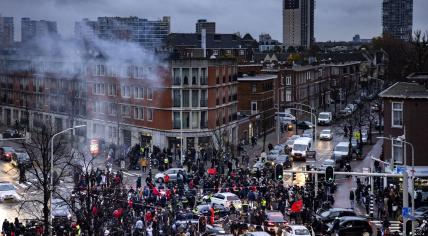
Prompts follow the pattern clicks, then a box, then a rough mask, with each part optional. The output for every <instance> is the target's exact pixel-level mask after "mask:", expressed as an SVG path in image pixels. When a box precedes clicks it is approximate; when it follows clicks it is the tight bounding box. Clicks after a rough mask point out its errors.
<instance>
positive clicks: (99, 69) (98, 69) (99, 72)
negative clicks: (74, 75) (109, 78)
mask: <svg viewBox="0 0 428 236" xmlns="http://www.w3.org/2000/svg"><path fill="white" fill-rule="evenodd" d="M95 75H96V76H105V75H106V66H105V65H96V66H95Z"/></svg>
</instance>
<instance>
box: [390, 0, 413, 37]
mask: <svg viewBox="0 0 428 236" xmlns="http://www.w3.org/2000/svg"><path fill="white" fill-rule="evenodd" d="M382 26H383V34H384V35H386V34H387V35H390V36H392V37H394V38H397V39H401V40H405V41H409V40H410V39H411V38H412V27H413V0H383V5H382Z"/></svg>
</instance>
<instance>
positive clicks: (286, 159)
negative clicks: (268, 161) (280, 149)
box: [273, 155, 292, 168]
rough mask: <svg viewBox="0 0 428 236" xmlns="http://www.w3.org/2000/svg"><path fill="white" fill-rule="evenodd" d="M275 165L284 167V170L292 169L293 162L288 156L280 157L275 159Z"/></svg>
mask: <svg viewBox="0 0 428 236" xmlns="http://www.w3.org/2000/svg"><path fill="white" fill-rule="evenodd" d="M273 163H274V164H281V165H283V166H284V168H291V167H292V162H291V160H290V158H289V157H288V155H279V156H277V157H276V158H275V160H273Z"/></svg>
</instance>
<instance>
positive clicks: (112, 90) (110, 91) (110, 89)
mask: <svg viewBox="0 0 428 236" xmlns="http://www.w3.org/2000/svg"><path fill="white" fill-rule="evenodd" d="M107 90H108V95H109V96H116V85H115V84H108V87H107Z"/></svg>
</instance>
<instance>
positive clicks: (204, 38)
mask: <svg viewBox="0 0 428 236" xmlns="http://www.w3.org/2000/svg"><path fill="white" fill-rule="evenodd" d="M201 48H202V50H204V58H206V57H207V30H206V29H202V31H201Z"/></svg>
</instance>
